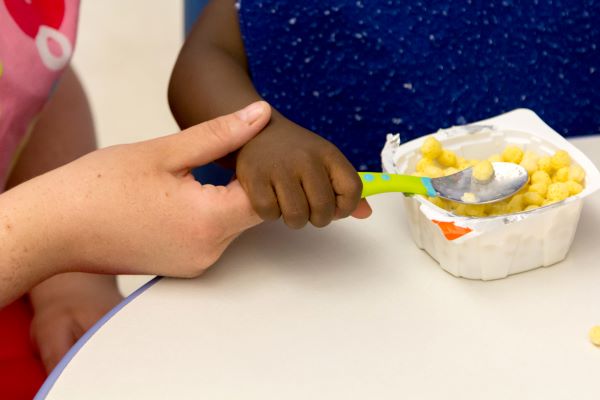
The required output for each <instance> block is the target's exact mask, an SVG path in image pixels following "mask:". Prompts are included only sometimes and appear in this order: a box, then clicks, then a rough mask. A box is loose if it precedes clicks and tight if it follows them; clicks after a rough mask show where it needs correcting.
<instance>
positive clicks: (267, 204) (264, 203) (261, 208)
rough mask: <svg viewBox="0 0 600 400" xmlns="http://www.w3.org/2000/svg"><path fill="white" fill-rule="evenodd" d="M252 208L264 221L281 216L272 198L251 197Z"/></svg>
mask: <svg viewBox="0 0 600 400" xmlns="http://www.w3.org/2000/svg"><path fill="white" fill-rule="evenodd" d="M252 208H253V209H254V211H256V213H257V214H258V216H259V217H260V218H262V219H264V220H265V221H273V220H276V219H278V218H279V217H280V216H281V210H280V209H279V205H278V204H277V202H276V201H274V200H269V199H264V198H257V199H252Z"/></svg>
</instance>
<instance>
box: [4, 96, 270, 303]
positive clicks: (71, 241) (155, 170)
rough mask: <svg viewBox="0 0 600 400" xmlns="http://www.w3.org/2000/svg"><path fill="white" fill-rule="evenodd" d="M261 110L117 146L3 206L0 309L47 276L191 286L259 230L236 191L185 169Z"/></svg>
mask: <svg viewBox="0 0 600 400" xmlns="http://www.w3.org/2000/svg"><path fill="white" fill-rule="evenodd" d="M270 115H271V109H270V107H269V106H268V105H267V104H266V103H265V102H257V103H253V104H251V105H250V106H248V107H246V108H245V109H243V110H241V111H238V112H236V113H234V114H230V115H227V116H224V117H220V118H217V119H214V120H211V121H208V122H206V123H203V124H200V125H197V126H194V127H191V128H189V129H187V130H185V131H183V132H181V133H177V134H174V135H170V136H166V137H163V138H159V139H154V140H150V141H146V142H141V143H135V144H129V145H121V146H114V147H110V148H106V149H102V150H98V151H95V152H93V153H90V154H88V155H86V156H84V157H82V158H80V159H78V160H76V161H74V162H72V163H70V164H67V165H65V166H63V167H61V168H58V169H56V170H53V171H51V172H49V173H46V174H44V175H41V176H39V177H37V178H34V179H32V180H30V181H27V182H25V183H23V184H21V185H19V186H17V187H15V188H13V189H11V190H9V191H8V192H6V193H4V194H3V195H1V196H0V278H1V279H0V305H1V304H2V303H3V302H7V301H9V300H10V299H12V298H14V297H16V296H17V295H19V294H21V293H23V292H24V291H26V290H27V289H28V288H29V287H31V286H33V285H35V284H36V283H38V282H40V281H41V280H42V279H44V278H47V277H49V276H51V275H53V274H57V273H61V272H69V268H73V266H78V267H77V269H79V270H81V271H84V272H102V273H113V274H118V273H130V274H131V273H133V274H135V273H139V274H157V275H169V276H178V277H193V276H197V275H199V274H200V273H202V272H203V271H204V270H205V269H206V268H208V267H209V266H210V265H212V264H213V263H214V262H215V261H216V260H217V259H218V258H219V257H220V255H221V254H222V252H223V251H224V250H225V248H226V247H227V246H228V245H229V243H231V241H232V240H233V239H234V238H235V237H237V236H238V235H239V234H240V233H241V232H242V231H244V230H245V229H247V228H250V227H252V226H254V225H257V224H259V223H260V222H261V221H262V220H261V219H260V217H259V216H258V215H257V214H256V213H255V212H254V211H253V209H252V206H251V204H250V201H249V199H248V197H247V196H246V193H245V192H244V190H243V189H242V187H241V186H240V184H239V183H238V182H237V181H233V182H231V183H230V184H229V185H227V186H222V187H215V186H212V185H202V184H200V183H198V182H196V181H195V180H194V178H193V177H192V175H191V174H190V170H191V168H193V167H195V166H199V165H203V164H206V163H208V162H211V161H213V160H215V159H217V158H220V157H223V156H225V155H226V154H228V153H230V152H232V151H234V150H236V149H238V148H239V147H240V146H242V145H243V144H244V143H246V142H247V141H248V140H250V138H252V137H253V136H255V135H256V134H257V133H258V132H259V131H260V130H261V129H262V128H263V127H264V126H265V125H266V124H267V122H268V121H269V119H270Z"/></svg>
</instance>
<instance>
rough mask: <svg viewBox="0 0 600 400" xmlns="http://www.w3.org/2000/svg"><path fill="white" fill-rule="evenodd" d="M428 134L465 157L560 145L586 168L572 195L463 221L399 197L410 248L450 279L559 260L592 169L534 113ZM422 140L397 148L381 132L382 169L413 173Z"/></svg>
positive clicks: (592, 186)
mask: <svg viewBox="0 0 600 400" xmlns="http://www.w3.org/2000/svg"><path fill="white" fill-rule="evenodd" d="M433 136H434V137H435V138H436V139H438V140H439V141H440V142H442V144H443V146H444V147H445V148H448V149H450V150H452V151H455V152H456V154H457V155H460V156H462V157H465V158H467V159H484V158H487V157H489V156H491V155H492V154H497V153H500V152H501V151H502V150H503V149H504V147H505V146H506V145H507V144H515V145H518V146H520V147H521V148H522V149H523V150H533V151H535V152H536V153H538V154H540V155H552V154H553V153H554V152H555V151H556V150H566V151H567V152H568V153H569V154H570V155H571V158H572V160H573V163H575V164H578V165H580V166H581V167H582V168H583V169H584V170H585V172H586V178H585V182H584V183H585V188H584V190H583V192H581V193H580V194H578V195H576V196H572V197H569V198H568V199H566V200H564V201H562V202H559V203H555V204H552V205H550V206H547V207H542V208H539V209H535V210H532V211H528V212H521V213H516V214H510V215H504V216H497V217H486V218H471V217H462V216H456V215H454V214H452V213H450V212H449V211H446V210H443V209H441V208H439V207H437V206H435V205H433V204H432V203H430V202H429V201H427V200H426V199H425V198H423V197H421V196H413V197H405V200H404V203H405V208H406V215H407V218H408V222H409V225H410V230H411V234H412V237H413V240H414V241H415V243H416V245H417V246H418V247H419V248H421V249H424V250H425V251H427V252H428V253H429V254H430V255H431V256H432V257H433V258H434V259H435V260H437V262H438V263H439V264H440V266H441V267H442V268H443V269H444V270H446V271H448V272H449V273H451V274H452V275H454V276H457V277H464V278H469V279H483V280H491V279H499V278H504V277H506V276H508V275H511V274H516V273H519V272H523V271H528V270H531V269H534V268H537V267H541V266H550V265H552V264H555V263H557V262H559V261H562V260H563V259H564V258H565V257H566V255H567V253H568V251H569V248H570V247H571V243H572V242H573V237H574V235H575V231H576V229H577V224H578V222H579V216H580V214H581V208H582V206H583V199H584V198H585V197H587V196H589V195H590V194H592V193H593V192H595V191H596V190H598V188H600V173H599V172H598V169H597V168H596V166H595V165H594V164H593V163H592V162H591V161H590V160H589V159H588V158H587V157H586V156H585V155H584V154H583V153H582V152H581V151H579V150H578V149H577V148H576V147H575V146H573V145H572V144H570V143H569V142H567V141H566V140H565V139H564V138H563V137H562V136H560V135H559V134H558V133H556V132H555V131H554V130H552V128H550V127H549V126H548V125H546V124H545V123H544V122H543V121H542V120H541V119H540V118H539V117H538V116H537V115H536V114H535V113H534V112H532V111H531V110H526V109H518V110H514V111H511V112H509V113H506V114H502V115H500V116H497V117H494V118H490V119H487V120H484V121H480V122H477V123H474V124H470V125H465V126H458V127H453V128H449V129H442V130H440V131H438V132H436V133H435V134H433ZM424 140H425V137H422V138H419V139H416V140H413V141H410V142H407V143H406V144H402V145H400V141H399V137H398V135H388V139H387V142H386V144H385V147H384V149H383V151H382V153H381V156H382V163H383V170H384V171H385V172H390V173H400V174H402V173H413V172H414V171H415V167H416V163H417V160H418V159H419V157H420V153H419V149H420V147H421V144H422V143H423V141H424Z"/></svg>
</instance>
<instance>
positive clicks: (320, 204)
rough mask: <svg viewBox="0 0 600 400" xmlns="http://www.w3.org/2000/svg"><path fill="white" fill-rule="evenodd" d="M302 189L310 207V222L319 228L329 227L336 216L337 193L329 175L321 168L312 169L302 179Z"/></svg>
mask: <svg viewBox="0 0 600 400" xmlns="http://www.w3.org/2000/svg"><path fill="white" fill-rule="evenodd" d="M302 187H303V188H304V192H305V194H306V198H307V199H308V205H309V207H310V222H311V223H312V224H313V225H314V226H316V227H318V228H321V227H324V226H327V225H328V224H329V223H330V222H331V221H332V220H333V218H334V216H335V203H336V201H335V193H333V189H332V187H331V181H330V180H329V174H327V171H325V169H324V168H322V167H321V166H318V167H317V166H315V167H312V168H311V169H310V170H308V171H307V172H306V173H305V174H304V175H303V178H302Z"/></svg>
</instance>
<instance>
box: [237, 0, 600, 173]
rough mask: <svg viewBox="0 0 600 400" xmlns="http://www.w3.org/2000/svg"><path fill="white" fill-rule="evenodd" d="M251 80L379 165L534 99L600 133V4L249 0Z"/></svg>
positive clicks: (367, 165)
mask: <svg viewBox="0 0 600 400" xmlns="http://www.w3.org/2000/svg"><path fill="white" fill-rule="evenodd" d="M239 7H240V12H239V16H240V25H241V29H242V34H243V37H244V43H245V47H246V51H247V54H248V60H249V66H250V70H251V74H252V78H253V81H254V83H255V86H256V87H257V89H258V90H259V92H260V93H261V94H262V95H263V96H264V98H265V99H266V100H268V101H269V102H271V104H273V105H274V106H275V107H276V108H277V109H279V110H280V111H281V112H283V113H284V114H285V115H286V116H287V117H289V118H290V119H292V120H294V121H295V122H297V123H299V124H301V125H303V126H305V127H307V128H309V129H311V130H313V131H315V132H317V133H320V134H321V135H323V136H324V137H326V138H328V139H329V140H331V141H333V142H334V143H335V144H336V145H337V146H339V147H340V148H341V149H342V151H343V152H344V153H345V154H346V155H347V156H348V157H349V158H350V160H351V161H352V162H353V164H354V165H355V166H356V167H357V168H359V169H362V170H365V169H372V170H379V169H380V158H379V152H380V150H381V147H382V145H383V142H384V139H385V134H386V133H388V132H398V133H400V134H401V136H402V139H403V140H405V141H406V140H410V139H412V138H415V137H418V136H421V135H423V134H427V133H430V132H433V131H435V130H437V129H438V128H440V127H447V126H450V125H455V124H464V123H466V122H470V121H475V120H479V119H482V118H485V117H489V116H492V115H496V114H500V113H502V112H505V111H508V110H511V109H514V108H518V107H527V108H530V109H533V110H534V111H535V112H537V113H538V114H539V115H540V116H541V117H542V118H543V119H544V120H545V121H546V122H547V123H548V124H550V125H551V126H552V127H553V128H555V129H556V130H557V131H559V132H560V133H562V134H563V135H565V136H571V135H585V134H592V133H600V84H599V77H600V1H593V0H571V1H564V0H563V1H559V0H553V1H552V0H532V1H509V0H505V1H491V2H490V1H460V2H454V3H450V2H448V1H436V0H428V1H411V2H408V1H393V0H359V1H355V0H353V1H340V0H319V1H317V0H304V1H281V0H242V1H241V4H239Z"/></svg>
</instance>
